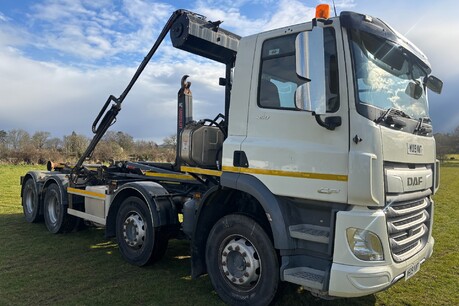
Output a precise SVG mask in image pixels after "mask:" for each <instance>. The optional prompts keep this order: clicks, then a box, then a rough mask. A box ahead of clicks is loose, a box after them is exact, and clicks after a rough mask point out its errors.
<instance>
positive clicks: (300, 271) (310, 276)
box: [284, 267, 325, 290]
mask: <svg viewBox="0 0 459 306" xmlns="http://www.w3.org/2000/svg"><path fill="white" fill-rule="evenodd" d="M284 280H285V281H287V282H291V283H294V284H298V285H301V286H304V287H308V288H313V289H318V290H322V289H323V287H324V281H325V271H320V270H316V269H311V268H307V267H298V268H291V269H286V270H284Z"/></svg>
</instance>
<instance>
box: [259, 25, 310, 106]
mask: <svg viewBox="0 0 459 306" xmlns="http://www.w3.org/2000/svg"><path fill="white" fill-rule="evenodd" d="M295 38H296V34H292V35H287V36H281V37H276V38H273V39H269V40H267V41H265V42H264V43H263V48H262V55H261V73H260V80H259V86H258V105H259V106H261V107H266V108H287V109H295V91H296V89H297V87H298V84H302V83H304V82H305V80H301V79H300V78H299V77H298V76H297V75H296V70H295Z"/></svg>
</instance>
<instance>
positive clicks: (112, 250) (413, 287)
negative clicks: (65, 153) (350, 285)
mask: <svg viewBox="0 0 459 306" xmlns="http://www.w3.org/2000/svg"><path fill="white" fill-rule="evenodd" d="M33 168H35V169H36V168H37V167H36V166H35V167H31V166H4V165H3V166H1V165H0V228H1V229H0V305H31V304H34V305H38V304H41V305H43V304H53V305H108V304H110V305H129V304H131V305H208V306H209V305H222V304H223V303H222V302H221V301H220V299H219V298H218V296H217V295H216V293H215V292H214V291H213V289H212V285H211V283H210V280H209V278H208V277H207V276H204V277H201V278H200V279H198V280H191V278H190V262H189V256H188V254H189V253H188V243H187V242H184V241H171V242H170V243H169V248H168V250H167V253H166V256H165V258H164V259H163V260H162V261H160V262H159V263H157V264H155V265H153V266H149V267H146V268H138V267H134V266H131V265H129V264H127V263H125V262H124V261H123V260H122V259H121V256H120V254H119V253H118V249H117V245H116V243H115V241H113V240H109V241H107V240H105V239H104V237H103V236H104V231H103V230H102V229H97V228H89V229H87V230H84V231H80V232H77V233H70V234H65V235H62V234H60V235H53V234H50V233H48V232H47V230H46V228H45V226H44V224H42V223H41V224H29V223H26V222H25V220H24V218H23V216H22V207H21V202H20V196H19V192H20V186H19V176H20V175H23V174H25V173H26V172H27V171H28V170H30V169H33ZM441 170H442V171H441V178H442V181H441V189H440V192H439V193H438V194H437V195H436V196H435V202H436V207H435V225H434V237H435V239H436V244H435V251H434V255H433V257H432V258H431V259H430V260H429V261H427V262H426V263H425V264H423V265H422V267H421V270H420V272H418V274H417V275H416V276H414V277H413V278H412V279H410V280H409V281H408V282H405V281H403V280H402V281H400V282H398V283H397V284H395V285H394V286H393V287H391V288H390V289H388V290H387V291H384V292H381V293H377V294H375V295H371V296H367V297H363V298H357V299H338V300H334V301H323V300H319V299H316V298H314V297H313V296H311V295H310V294H309V293H308V292H306V291H304V290H301V288H300V287H298V286H295V285H290V284H287V285H284V286H282V287H281V290H280V294H279V297H278V298H277V300H276V305H459V209H457V207H456V206H457V204H458V203H459V194H458V191H459V169H458V168H453V167H443V168H442V169H441Z"/></svg>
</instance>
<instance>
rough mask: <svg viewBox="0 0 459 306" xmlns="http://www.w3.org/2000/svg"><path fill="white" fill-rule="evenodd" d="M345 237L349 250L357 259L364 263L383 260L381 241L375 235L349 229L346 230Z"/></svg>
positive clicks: (366, 231) (356, 229)
mask: <svg viewBox="0 0 459 306" xmlns="http://www.w3.org/2000/svg"><path fill="white" fill-rule="evenodd" d="M346 235H347V243H348V244H349V248H350V249H351V251H352V253H354V255H355V256H356V257H357V258H358V259H361V260H365V261H382V260H384V252H383V247H382V244H381V240H380V239H379V237H378V235H376V234H375V233H373V232H370V231H368V230H363V229H360V228H353V227H350V228H348V229H347V230H346Z"/></svg>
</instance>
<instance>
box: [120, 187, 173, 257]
mask: <svg viewBox="0 0 459 306" xmlns="http://www.w3.org/2000/svg"><path fill="white" fill-rule="evenodd" d="M116 236H117V239H118V245H119V248H120V252H121V255H122V256H123V258H124V259H125V260H126V261H127V262H129V263H131V264H133V265H136V266H144V265H146V264H149V263H153V262H155V261H157V260H159V259H161V257H163V255H164V253H165V251H166V248H167V242H168V240H167V238H165V237H163V236H162V235H161V233H160V232H159V231H157V230H156V229H155V227H154V224H153V221H152V217H151V213H150V210H149V208H148V206H147V204H146V203H145V202H144V201H143V200H141V199H140V198H138V197H135V196H132V197H128V198H127V199H126V200H124V201H123V203H122V204H121V208H120V209H119V211H118V214H117V217H116Z"/></svg>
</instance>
